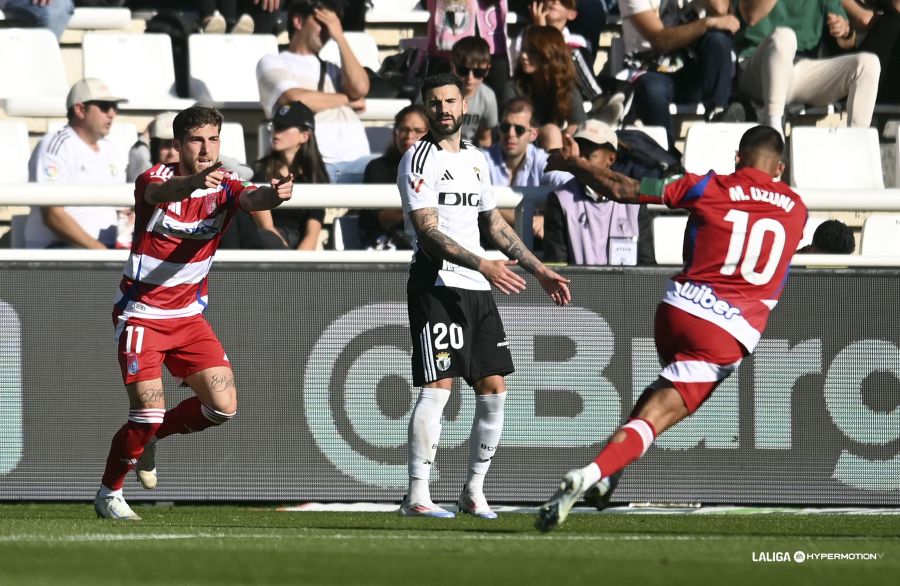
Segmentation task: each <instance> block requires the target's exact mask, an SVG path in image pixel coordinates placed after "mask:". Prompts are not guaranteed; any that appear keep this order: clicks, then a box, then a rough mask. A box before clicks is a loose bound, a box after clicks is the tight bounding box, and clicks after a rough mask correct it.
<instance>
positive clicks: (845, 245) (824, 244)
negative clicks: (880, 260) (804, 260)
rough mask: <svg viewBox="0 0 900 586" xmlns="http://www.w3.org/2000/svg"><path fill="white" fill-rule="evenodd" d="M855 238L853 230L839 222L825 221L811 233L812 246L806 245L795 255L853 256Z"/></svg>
mask: <svg viewBox="0 0 900 586" xmlns="http://www.w3.org/2000/svg"><path fill="white" fill-rule="evenodd" d="M854 250H856V238H854V236H853V230H851V229H850V227H849V226H848V225H847V224H845V223H843V222H841V221H840V220H825V221H824V222H822V223H821V224H819V227H818V228H816V231H815V233H813V239H812V244H807V245H806V246H804V247H803V248H801V249H799V250H798V251H797V254H853V251H854Z"/></svg>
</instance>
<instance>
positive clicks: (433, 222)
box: [409, 208, 484, 271]
mask: <svg viewBox="0 0 900 586" xmlns="http://www.w3.org/2000/svg"><path fill="white" fill-rule="evenodd" d="M409 219H410V221H412V225H413V228H414V229H415V230H416V235H417V236H418V237H419V244H421V245H422V248H423V249H425V252H427V253H428V256H430V257H432V258H439V259H442V260H449V261H450V262H452V263H454V264H458V265H460V266H463V267H466V268H469V269H472V270H474V271H478V270H480V269H479V266H480V265H481V261H482V260H484V259H483V258H481V257H480V256H478V255H477V254H474V253H473V252H470V251H469V250H467V249H466V248H464V247H463V246H461V245H460V244H459V243H458V242H457V241H456V240H454V239H452V238H450V237H449V236H447V235H446V234H444V233H443V232H441V231H440V228H438V212H437V208H422V209H418V210H413V211H411V212H410V213H409Z"/></svg>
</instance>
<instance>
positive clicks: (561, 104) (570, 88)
mask: <svg viewBox="0 0 900 586" xmlns="http://www.w3.org/2000/svg"><path fill="white" fill-rule="evenodd" d="M513 80H514V82H515V87H516V91H517V92H518V93H519V95H521V96H524V97H527V98H528V99H530V100H531V102H532V103H533V104H534V117H535V120H536V121H537V123H538V125H539V126H540V129H541V130H540V135H539V138H538V142H539V143H540V145H541V146H542V147H543V148H544V149H545V150H550V149H555V148H561V147H562V132H563V131H565V132H566V133H567V134H573V133H574V132H575V129H576V128H577V127H578V125H579V124H580V123H581V122H583V121H584V120H585V118H586V116H585V114H584V105H583V103H582V98H581V93H580V92H579V91H578V87H577V85H576V80H575V67H574V65H573V64H572V54H571V51H570V49H569V47H568V46H566V42H565V40H564V39H563V35H562V33H561V32H559V31H558V30H557V29H555V28H553V27H551V26H533V27H531V28H529V29H528V30H527V31H526V32H525V39H524V41H523V42H522V53H521V54H520V55H519V60H518V63H517V65H516V72H515V75H514V76H513Z"/></svg>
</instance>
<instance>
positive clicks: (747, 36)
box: [737, 0, 881, 133]
mask: <svg viewBox="0 0 900 586" xmlns="http://www.w3.org/2000/svg"><path fill="white" fill-rule="evenodd" d="M738 8H739V10H740V13H741V16H742V17H743V19H744V21H745V22H746V24H747V27H746V28H745V29H743V30H742V31H741V34H740V35H738V40H737V48H738V82H739V85H740V89H741V91H742V92H743V93H745V94H746V95H747V96H749V97H750V98H751V99H753V100H755V101H758V102H761V103H762V117H761V122H762V123H763V124H766V125H768V126H771V127H772V128H775V129H776V130H778V131H779V132H782V133H783V132H784V108H785V105H786V104H788V103H791V102H800V103H803V104H810V105H813V106H826V105H828V104H830V103H832V102H834V101H836V100H839V99H841V98H843V97H846V98H847V112H848V115H847V122H848V125H849V126H869V125H870V124H871V123H872V112H873V110H874V109H875V96H876V94H877V93H878V77H879V74H880V73H881V66H880V65H879V63H878V57H876V56H875V55H872V54H871V53H847V54H843V55H838V56H836V57H830V58H827V59H818V58H817V56H818V50H819V44H820V42H821V41H822V35H823V31H828V35H829V36H831V37H832V38H834V39H835V42H836V43H837V46H838V47H839V48H840V49H842V50H851V49H853V48H854V43H855V41H856V33H855V32H854V31H853V28H852V27H851V26H850V23H849V22H848V21H847V14H846V12H844V9H843V7H841V4H840V1H839V0H790V1H778V0H740V2H739V3H738Z"/></svg>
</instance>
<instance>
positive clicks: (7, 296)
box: [0, 251, 900, 505]
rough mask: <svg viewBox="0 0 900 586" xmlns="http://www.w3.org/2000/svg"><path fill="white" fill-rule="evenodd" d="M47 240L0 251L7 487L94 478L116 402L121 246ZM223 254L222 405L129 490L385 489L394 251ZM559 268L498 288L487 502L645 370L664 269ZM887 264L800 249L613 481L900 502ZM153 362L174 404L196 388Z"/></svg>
mask: <svg viewBox="0 0 900 586" xmlns="http://www.w3.org/2000/svg"><path fill="white" fill-rule="evenodd" d="M33 252H40V253H44V252H50V251H33ZM54 252H55V254H57V255H60V258H68V259H69V260H67V261H62V260H58V259H57V260H50V259H48V258H45V259H44V260H35V259H31V260H10V259H9V258H7V259H6V260H0V499H4V500H87V499H89V498H91V497H92V495H93V493H94V491H95V490H96V488H97V484H98V482H99V477H100V475H101V472H102V468H103V464H104V460H105V458H106V453H107V449H108V447H109V443H110V440H111V438H112V435H113V433H114V432H115V430H116V429H117V428H118V427H119V426H120V425H121V424H122V422H123V421H124V419H125V416H126V413H127V400H126V397H125V392H124V389H123V388H122V384H121V378H120V373H119V370H118V365H117V363H116V359H115V343H114V340H113V337H112V333H113V324H112V321H111V317H110V312H111V306H112V299H113V297H114V292H115V288H116V285H117V283H118V280H119V276H120V274H121V257H115V258H116V260H111V259H112V258H113V256H112V255H113V254H114V252H113V251H110V253H109V254H108V255H106V256H100V257H93V258H94V260H85V259H90V258H92V257H90V256H80V255H82V254H83V253H82V252H81V251H54ZM66 252H71V253H73V254H71V255H68V256H67V255H66V254H65V253H66ZM76 253H78V254H76ZM103 254H106V253H101V255H103ZM115 254H118V253H115ZM407 254H408V253H407ZM221 256H222V257H223V258H222V259H220V260H226V259H228V258H231V259H232V260H226V261H225V262H217V264H216V268H215V269H214V270H213V273H212V275H211V278H210V307H209V310H208V311H207V318H208V319H209V321H210V322H211V323H212V324H213V327H214V329H215V330H216V332H217V333H218V335H219V337H220V339H221V340H222V342H223V344H224V346H225V348H226V350H227V351H228V355H229V357H230V359H231V361H232V363H233V365H234V369H235V375H236V383H237V387H238V395H239V407H238V414H237V417H236V418H235V419H234V420H233V421H231V422H230V423H228V424H227V425H225V426H223V427H221V428H215V429H210V430H207V431H205V432H203V433H200V434H196V435H192V436H172V437H170V438H167V439H166V440H164V441H162V442H160V444H159V447H158V451H157V464H158V467H159V475H160V485H159V488H158V489H157V490H155V491H153V492H148V491H143V490H141V489H140V488H139V486H138V485H137V483H136V481H135V479H134V477H133V476H132V475H130V476H129V478H128V481H127V485H126V490H127V495H128V497H129V499H130V500H135V501H137V500H142V499H152V500H171V501H183V500H190V501H235V500H251V501H255V500H265V501H278V502H296V501H307V500H324V501H360V500H364V501H395V502H396V501H398V500H399V499H400V498H401V497H402V495H403V492H404V490H405V485H406V465H405V460H406V445H405V444H406V427H407V421H408V418H409V413H410V409H411V406H412V403H413V401H414V398H415V394H416V392H417V391H416V389H414V388H412V387H411V384H410V379H411V376H410V353H411V343H410V336H409V331H408V324H407V315H406V300H405V281H406V278H405V271H406V268H405V266H404V264H402V263H398V262H394V261H395V260H396V257H395V256H384V257H382V258H384V259H385V260H386V262H384V263H383V264H371V263H358V262H328V261H327V260H326V259H328V258H344V259H348V258H353V257H348V256H344V257H337V256H330V257H329V256H327V255H326V256H322V257H315V258H316V259H320V260H317V261H316V262H309V263H302V262H296V259H297V258H299V257H296V256H295V257H294V262H290V261H289V260H288V259H287V257H285V256H282V257H278V258H280V259H282V260H284V262H267V261H265V260H261V261H260V260H257V261H255V262H242V261H241V259H243V260H244V261H247V260H249V257H248V256H247V255H240V254H238V255H226V254H224V252H223V254H222V255H221ZM100 258H108V259H107V260H97V259H100ZM272 258H275V257H272ZM305 258H309V259H312V258H314V257H305ZM79 259H80V260H79ZM235 259H236V260H235ZM895 260H896V259H895ZM387 261H389V262H387ZM563 272H564V274H565V275H566V276H568V277H569V278H571V279H572V291H573V296H574V302H573V304H572V305H570V306H568V307H564V308H558V307H555V306H553V305H552V304H551V303H550V302H549V300H547V298H546V296H545V295H544V294H543V292H542V291H541V289H540V287H539V286H538V284H537V283H536V282H535V281H534V279H532V278H531V277H528V278H527V280H528V289H527V291H526V292H524V293H523V294H520V295H516V296H510V297H506V296H501V295H498V296H497V301H498V305H499V307H500V311H501V313H502V315H503V319H504V322H505V325H506V330H507V335H508V338H509V341H510V345H511V348H512V353H513V357H514V359H515V362H516V368H517V370H516V372H515V373H514V374H513V375H511V376H510V377H509V378H508V385H509V390H510V395H509V399H508V401H507V419H506V429H505V431H504V435H503V440H502V441H501V447H500V448H499V450H498V453H497V455H496V457H495V460H494V464H493V466H492V469H491V473H490V474H489V476H488V479H487V482H486V486H485V488H486V492H487V494H488V496H489V498H491V500H492V501H495V502H517V503H529V502H530V503H536V502H540V501H542V500H544V499H545V498H546V497H547V496H548V495H549V494H550V493H551V492H552V491H553V489H554V487H555V485H556V483H557V482H558V480H559V477H560V476H561V475H562V474H563V473H564V472H565V471H567V470H568V469H570V468H572V467H573V466H576V465H582V464H584V463H586V462H588V461H590V459H591V458H593V457H594V456H595V454H596V453H597V451H598V449H599V448H600V446H601V442H602V441H603V440H604V439H605V438H606V437H607V436H608V435H609V434H610V433H611V432H612V431H613V430H614V429H615V428H616V427H617V425H618V424H619V422H620V421H621V419H622V417H623V416H625V415H626V414H627V413H628V411H629V410H630V408H631V406H632V405H633V403H634V400H635V399H636V397H637V396H638V395H639V394H640V393H641V391H642V390H643V389H644V387H645V386H646V385H647V384H648V383H650V382H652V381H653V380H654V379H655V378H656V375H657V374H658V372H659V364H658V362H657V357H656V352H655V347H654V343H653V338H652V335H653V333H652V323H653V314H654V311H655V307H656V305H657V302H658V300H659V298H660V296H661V293H662V291H663V289H664V285H665V281H666V279H667V278H668V277H669V276H670V275H671V274H672V269H671V268H668V269H667V268H628V269H621V268H569V269H563ZM898 277H900V270H898V269H897V268H896V267H895V268H882V269H859V268H854V269H841V270H829V271H821V270H810V269H803V268H796V269H795V270H794V271H793V272H792V276H791V280H790V282H789V284H788V286H787V288H786V290H785V293H784V295H783V296H782V301H781V303H780V304H779V306H778V307H777V308H776V310H775V312H774V314H773V317H772V320H771V323H770V327H769V328H768V329H767V331H766V334H765V336H764V337H763V339H762V341H761V343H760V345H759V348H758V349H757V352H756V354H755V355H754V356H753V357H750V358H748V359H746V360H745V361H744V363H743V364H742V365H741V367H740V368H739V370H738V372H737V373H736V374H735V375H734V376H732V377H731V378H730V379H728V380H727V381H726V382H725V383H724V384H722V385H721V386H720V387H719V389H718V390H717V391H716V392H715V394H714V395H713V397H712V398H711V399H710V400H709V401H708V402H707V403H706V404H705V405H704V406H703V407H702V408H701V409H700V410H699V411H698V412H697V414H696V415H695V416H694V417H692V418H690V419H688V420H686V421H684V422H682V423H681V424H679V425H678V426H677V427H675V428H673V429H672V430H670V431H669V432H667V433H666V434H664V435H663V436H662V437H661V438H659V440H658V441H657V443H656V445H655V447H654V448H652V449H651V450H650V451H649V452H648V454H647V455H646V457H645V458H643V459H642V460H640V461H638V462H637V463H636V464H635V465H634V466H632V467H631V468H629V469H628V471H627V472H626V474H625V476H624V478H623V481H622V483H621V485H620V488H619V491H618V492H617V495H616V500H622V501H632V502H635V501H638V502H648V501H649V502H708V503H771V504H827V505H850V504H854V505H898V504H900V329H898V328H897V327H896V322H895V320H894V319H893V318H892V317H891V316H893V315H895V314H896V308H897V307H898V303H900V299H898V297H900V291H898V283H900V279H898ZM164 382H165V387H166V396H167V397H166V398H167V402H168V405H169V406H174V405H175V404H176V403H177V402H179V401H180V400H182V399H184V398H185V397H187V396H189V394H190V391H189V390H186V389H184V388H181V387H178V386H177V384H176V383H177V381H175V380H173V379H172V378H171V377H170V376H169V375H168V374H167V375H165V377H164ZM457 389H458V390H459V391H461V392H459V393H454V394H453V398H452V399H451V402H450V404H449V405H448V407H447V410H446V413H445V418H446V423H445V425H444V431H443V435H442V438H441V449H440V450H439V451H438V455H437V459H436V462H435V469H434V478H433V480H434V483H433V484H434V496H435V498H436V500H438V501H450V500H455V498H456V495H457V494H458V492H459V490H460V488H461V486H462V483H463V481H464V477H465V463H466V454H467V444H466V442H467V438H468V434H469V428H470V426H471V420H472V415H473V411H474V405H473V403H474V401H473V400H472V393H471V391H470V390H468V388H466V387H464V385H463V386H461V387H457Z"/></svg>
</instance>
